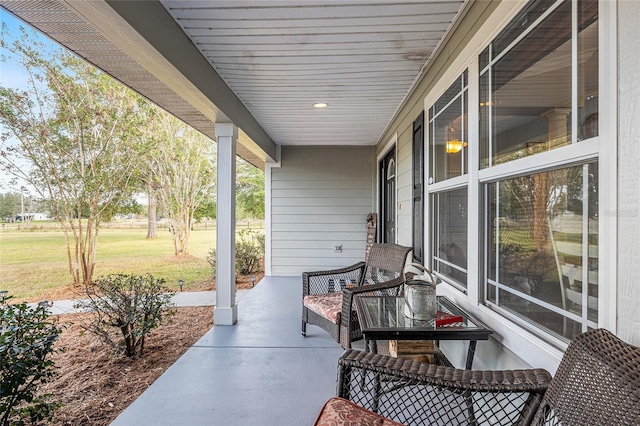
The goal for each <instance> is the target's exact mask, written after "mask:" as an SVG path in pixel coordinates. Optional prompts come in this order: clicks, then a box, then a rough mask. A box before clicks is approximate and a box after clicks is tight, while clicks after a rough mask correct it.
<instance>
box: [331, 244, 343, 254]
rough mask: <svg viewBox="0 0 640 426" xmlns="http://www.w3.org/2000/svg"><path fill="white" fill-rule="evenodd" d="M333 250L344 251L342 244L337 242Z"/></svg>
mask: <svg viewBox="0 0 640 426" xmlns="http://www.w3.org/2000/svg"><path fill="white" fill-rule="evenodd" d="M333 252H334V253H342V244H336V245H335V246H333Z"/></svg>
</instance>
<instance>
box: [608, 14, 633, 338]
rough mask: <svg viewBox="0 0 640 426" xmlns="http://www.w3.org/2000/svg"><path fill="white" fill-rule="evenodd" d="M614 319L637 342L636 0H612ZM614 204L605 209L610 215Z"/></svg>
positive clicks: (621, 333) (622, 332)
mask: <svg viewBox="0 0 640 426" xmlns="http://www.w3.org/2000/svg"><path fill="white" fill-rule="evenodd" d="M617 20H618V43H619V44H618V48H619V50H618V61H619V67H618V75H619V82H618V86H619V87H618V93H619V99H618V105H619V108H618V141H619V142H618V155H617V157H618V161H619V163H618V167H619V168H618V173H617V177H618V210H617V218H618V224H617V225H618V230H619V231H618V244H619V249H618V256H619V257H618V265H617V281H618V294H617V305H618V321H617V334H618V335H619V336H620V337H621V338H622V339H623V340H625V341H627V342H630V343H632V344H634V345H640V263H639V262H638V259H639V258H640V238H639V236H640V168H638V164H639V163H640V119H639V117H640V84H639V83H638V82H640V54H639V53H638V40H640V27H639V26H638V22H640V2H637V1H621V2H619V3H618V10H617ZM614 208H615V207H611V208H610V209H608V210H607V214H613V212H614V211H615V210H614Z"/></svg>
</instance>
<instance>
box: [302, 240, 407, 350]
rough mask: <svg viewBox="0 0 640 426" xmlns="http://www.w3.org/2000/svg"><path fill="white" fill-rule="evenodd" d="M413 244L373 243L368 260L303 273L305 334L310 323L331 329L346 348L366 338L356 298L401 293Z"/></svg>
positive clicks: (303, 331)
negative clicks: (355, 307)
mask: <svg viewBox="0 0 640 426" xmlns="http://www.w3.org/2000/svg"><path fill="white" fill-rule="evenodd" d="M411 250H412V249H411V247H403V246H400V245H397V244H373V245H372V246H371V249H370V251H369V254H368V257H367V259H366V262H359V263H356V264H355V265H351V266H348V267H346V268H341V269H334V270H329V271H317V272H304V273H303V274H302V335H303V336H306V334H307V324H313V325H317V326H319V327H321V328H322V329H323V330H325V331H327V332H328V333H329V334H330V335H331V336H332V337H333V338H334V339H336V341H337V342H340V344H341V345H342V347H343V348H350V347H351V342H352V341H354V340H358V339H361V338H362V332H361V331H360V327H359V324H358V317H357V315H356V312H355V309H354V305H353V301H354V297H355V296H356V295H362V294H370V295H397V294H401V292H402V284H403V283H404V277H403V275H402V271H403V269H404V265H405V263H406V258H407V254H409V252H410V251H411Z"/></svg>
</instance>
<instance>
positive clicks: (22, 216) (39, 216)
mask: <svg viewBox="0 0 640 426" xmlns="http://www.w3.org/2000/svg"><path fill="white" fill-rule="evenodd" d="M32 220H51V215H50V214H49V213H48V212H44V213H18V214H17V215H16V222H25V221H32Z"/></svg>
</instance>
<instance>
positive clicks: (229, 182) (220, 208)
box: [213, 123, 238, 325]
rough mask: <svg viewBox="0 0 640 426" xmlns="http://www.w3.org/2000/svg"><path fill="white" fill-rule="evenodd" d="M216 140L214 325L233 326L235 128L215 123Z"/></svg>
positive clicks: (234, 301)
mask: <svg viewBox="0 0 640 426" xmlns="http://www.w3.org/2000/svg"><path fill="white" fill-rule="evenodd" d="M216 137H217V139H218V172H217V173H218V174H217V178H218V181H217V194H218V199H217V207H216V208H217V214H216V217H217V219H216V224H217V225H216V307H215V308H214V310H213V320H214V324H215V325H233V324H235V323H236V321H237V319H238V306H237V305H236V197H235V194H236V143H237V141H238V127H236V126H235V125H234V124H232V123H216Z"/></svg>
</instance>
